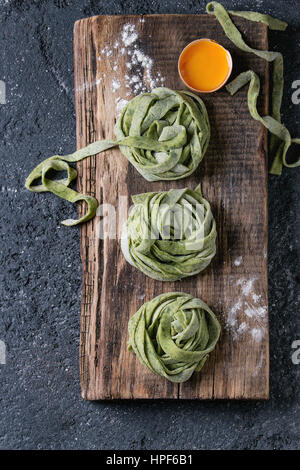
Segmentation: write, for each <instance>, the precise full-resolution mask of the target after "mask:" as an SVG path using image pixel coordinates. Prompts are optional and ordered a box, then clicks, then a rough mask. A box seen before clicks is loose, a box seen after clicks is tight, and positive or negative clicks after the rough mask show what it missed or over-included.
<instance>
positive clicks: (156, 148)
mask: <svg viewBox="0 0 300 470" xmlns="http://www.w3.org/2000/svg"><path fill="white" fill-rule="evenodd" d="M115 135H116V138H117V139H118V141H121V142H122V140H123V139H126V138H127V137H132V144H131V145H128V144H126V145H122V143H120V150H121V152H122V153H123V154H124V155H125V156H126V157H127V158H128V160H129V161H130V162H131V163H132V164H133V165H134V166H135V168H136V169H137V170H138V172H139V173H140V174H141V175H142V176H143V177H144V178H145V179H146V180H147V181H158V180H176V179H180V178H185V177H186V176H188V175H190V174H191V173H193V171H194V170H195V169H196V168H197V166H198V165H199V163H200V162H201V160H202V158H203V157H204V154H205V152H206V149H207V146H208V143H209V139H210V125H209V120H208V115H207V111H206V107H205V105H204V103H203V101H202V100H201V98H199V97H198V96H196V95H194V94H193V93H190V92H188V91H173V90H170V89H169V88H156V89H154V90H153V91H152V92H151V93H143V94H141V95H139V96H137V97H135V98H133V99H132V100H131V101H130V102H129V103H128V104H127V106H126V107H125V109H124V110H123V113H122V115H121V116H120V118H119V119H118V121H117V123H116V126H115Z"/></svg>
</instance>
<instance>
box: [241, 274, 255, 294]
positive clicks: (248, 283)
mask: <svg viewBox="0 0 300 470" xmlns="http://www.w3.org/2000/svg"><path fill="white" fill-rule="evenodd" d="M255 281H256V277H254V278H252V279H248V280H247V279H244V278H242V279H239V280H238V282H237V285H238V286H242V287H241V288H242V293H243V294H244V295H249V294H250V292H251V291H252V289H253V284H254V282H255Z"/></svg>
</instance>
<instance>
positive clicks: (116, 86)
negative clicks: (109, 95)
mask: <svg viewBox="0 0 300 470" xmlns="http://www.w3.org/2000/svg"><path fill="white" fill-rule="evenodd" d="M119 88H121V83H120V82H119V80H112V82H111V89H112V92H113V93H115V92H116V91H117V90H119Z"/></svg>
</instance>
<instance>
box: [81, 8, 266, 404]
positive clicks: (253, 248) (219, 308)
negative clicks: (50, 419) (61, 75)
mask: <svg viewBox="0 0 300 470" xmlns="http://www.w3.org/2000/svg"><path fill="white" fill-rule="evenodd" d="M234 21H235V23H236V25H237V26H238V27H239V28H240V30H241V31H242V32H243V34H244V37H245V38H246V40H247V41H248V43H249V44H250V45H251V46H253V47H256V48H261V49H266V48H267V45H268V40H267V28H266V27H265V26H264V25H262V24H258V23H257V24H251V23H249V22H247V21H245V20H243V19H236V20H234ZM127 23H130V24H132V25H135V29H136V31H137V32H138V36H139V39H138V42H137V44H138V46H139V48H140V49H142V50H143V52H144V53H146V54H148V55H149V56H150V57H151V58H152V59H153V68H152V75H153V76H155V77H157V76H158V73H161V74H162V76H164V77H165V85H166V86H168V87H170V88H173V89H182V88H184V87H183V85H182V84H181V82H180V80H179V77H178V74H177V59H178V56H179V53H180V51H181V50H182V49H183V47H184V46H185V45H186V44H187V43H189V42H190V41H192V40H194V39H196V38H199V37H209V38H212V39H215V40H217V41H219V42H220V43H221V44H223V45H224V46H225V47H227V48H228V49H229V50H230V51H231V53H232V56H233V63H234V69H233V75H232V77H234V76H236V75H237V73H239V72H240V71H242V70H247V69H249V68H251V69H254V70H255V71H256V72H258V73H259V75H260V77H261V79H262V95H261V99H260V103H259V107H260V111H261V112H263V113H266V112H267V110H268V67H267V64H266V62H265V61H263V60H261V59H258V58H255V57H254V56H253V55H250V54H245V53H242V52H241V51H239V50H237V49H236V48H235V47H234V46H233V45H232V44H231V43H230V41H229V40H228V39H227V38H226V37H225V35H224V33H223V31H222V29H221V27H220V26H219V24H218V23H217V21H216V20H215V18H214V17H211V16H208V15H146V16H144V17H143V18H141V17H140V16H96V17H92V18H87V19H83V20H80V21H77V22H76V23H75V27H74V64H75V101H76V116H77V148H81V147H83V146H85V145H86V144H89V143H91V142H94V141H95V140H98V139H103V138H113V126H114V123H115V116H116V99H117V98H118V97H120V98H123V99H127V100H128V99H130V98H131V97H132V96H133V93H132V94H131V96H129V97H128V96H126V93H128V87H127V88H126V86H125V85H124V75H125V74H127V73H128V69H127V68H126V62H128V60H129V59H130V58H129V56H128V50H126V51H125V53H124V51H123V53H124V54H123V55H122V53H121V50H120V47H121V46H120V47H116V48H113V47H112V45H113V44H115V42H116V41H117V42H118V41H120V34H121V30H122V28H123V27H124V25H125V24H127ZM105 48H106V49H105ZM110 50H111V52H109V51H110ZM101 51H102V52H101ZM105 51H106V52H105ZM100 56H101V60H99V57H100ZM115 64H117V66H118V68H117V70H116V67H115ZM114 67H115V70H114ZM131 73H132V71H131ZM113 80H117V81H119V82H120V88H119V89H118V90H117V92H116V90H115V87H114V86H112V83H113V82H112V81H113ZM144 83H145V85H146V86H147V87H148V86H149V83H148V81H147V76H146V75H145V76H144ZM129 91H130V90H129ZM246 93H247V90H246V89H244V90H242V91H240V92H239V93H238V94H237V95H236V96H235V97H234V98H232V97H230V96H229V95H228V94H227V92H226V91H225V90H221V91H219V92H217V93H213V94H210V95H209V94H208V95H203V100H204V102H205V104H206V106H207V109H208V113H209V116H210V122H211V127H212V135H211V142H210V145H209V149H208V151H207V154H206V156H205V159H204V161H203V162H202V164H200V166H199V168H198V170H197V171H196V172H195V173H194V174H193V175H192V176H191V177H189V178H187V179H185V180H181V181H177V182H156V183H149V182H147V181H145V180H144V179H143V178H142V177H141V176H140V175H139V174H138V173H137V171H136V170H135V169H134V168H133V166H131V165H130V164H129V163H128V162H127V160H126V158H125V157H124V156H123V155H122V154H121V153H120V151H119V150H118V149H113V150H110V151H107V152H106V153H105V155H98V156H95V157H92V158H90V159H87V160H85V161H83V162H81V163H79V164H78V172H79V179H78V187H79V190H80V191H81V192H84V193H89V194H92V195H94V196H95V197H96V198H97V199H98V201H99V202H100V204H107V203H108V204H112V205H113V206H114V207H116V208H117V207H118V202H119V199H120V196H125V197H126V200H127V201H128V203H129V204H130V195H132V194H136V193H139V192H145V191H156V190H165V189H170V188H175V187H177V188H180V187H186V186H189V187H191V188H193V187H195V186H196V185H197V184H198V183H199V182H200V181H201V182H202V188H203V193H204V195H205V197H206V198H207V199H208V200H209V201H210V202H211V204H212V208H213V212H214V215H215V218H216V221H217V229H218V249H217V255H216V256H215V258H214V260H213V262H212V263H211V265H210V266H209V267H208V268H207V269H206V270H205V271H204V272H203V273H201V274H199V275H198V276H194V277H191V278H189V279H186V280H183V281H181V282H175V283H171V282H170V283H169V282H168V283H162V282H159V281H154V280H152V279H150V278H148V277H146V276H145V275H144V274H142V273H141V272H139V271H138V270H137V269H134V268H133V267H131V266H130V265H129V264H128V263H126V262H125V259H124V257H123V256H122V253H121V250H120V243H119V240H109V239H105V240H100V239H99V233H98V231H99V220H100V218H99V217H96V218H95V219H94V220H92V221H90V222H89V223H88V224H85V225H83V226H82V227H81V259H82V266H83V277H82V312H81V338H80V374H81V387H82V396H83V398H86V399H89V400H99V399H117V398H185V399H186V398H187V399H191V398H198V399H199V398H200V399H212V398H214V399H216V398H222V399H225V398H229V399H266V398H268V396H269V343H268V318H267V304H268V302H267V291H268V289H267V164H266V133H265V131H264V129H263V127H262V126H261V125H260V124H259V123H257V122H254V121H253V120H252V119H251V117H250V116H249V113H248V108H247V100H246V96H247V95H246ZM83 209H84V208H82V207H81V208H80V209H79V212H80V214H81V211H82V210H83ZM168 291H169V292H170V291H183V292H188V293H191V294H192V295H194V296H196V297H200V298H202V299H203V300H204V301H206V302H207V303H208V305H210V306H211V308H212V309H213V310H214V312H215V313H216V314H217V316H218V318H219V319H220V322H221V324H222V326H223V333H222V336H221V339H220V342H219V344H218V346H217V349H216V351H215V352H214V353H213V354H211V357H210V360H209V361H207V363H206V365H205V367H204V368H203V369H202V371H201V373H196V374H194V376H193V378H192V379H191V380H189V381H188V382H186V383H184V384H182V385H176V384H172V383H170V382H168V381H167V380H164V379H162V378H160V377H156V376H155V375H153V374H152V373H151V372H149V371H148V370H147V369H146V368H144V367H143V366H141V365H140V363H139V362H138V360H137V359H136V357H135V355H134V354H133V353H130V352H128V351H127V341H128V334H127V324H128V319H129V318H130V317H131V316H132V315H133V314H134V313H135V312H136V310H137V309H138V308H139V307H140V306H141V304H142V303H143V302H144V301H147V300H150V299H152V298H153V297H154V296H156V295H158V294H161V293H162V292H168Z"/></svg>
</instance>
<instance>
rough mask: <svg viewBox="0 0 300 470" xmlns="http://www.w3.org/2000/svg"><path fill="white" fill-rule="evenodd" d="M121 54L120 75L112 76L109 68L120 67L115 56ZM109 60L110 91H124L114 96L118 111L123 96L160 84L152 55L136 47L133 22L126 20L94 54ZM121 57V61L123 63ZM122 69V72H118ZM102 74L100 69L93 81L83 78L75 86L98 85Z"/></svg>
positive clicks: (115, 70) (136, 41)
mask: <svg viewBox="0 0 300 470" xmlns="http://www.w3.org/2000/svg"><path fill="white" fill-rule="evenodd" d="M140 23H145V18H142V17H141V18H140ZM120 56H123V57H124V58H125V67H126V72H125V74H124V75H121V73H120V72H119V73H118V75H117V76H116V75H115V76H114V73H113V72H117V71H118V70H119V68H120V64H119V61H118V58H119V57H120ZM103 60H105V61H109V63H110V65H111V70H112V76H111V81H110V86H111V91H112V93H114V94H117V92H119V93H120V95H121V94H124V95H123V96H117V97H116V98H115V105H116V112H117V115H120V113H121V111H122V109H123V108H124V106H125V105H126V104H127V102H128V100H127V99H126V98H129V97H132V96H137V95H139V94H140V93H145V92H147V91H151V90H153V89H154V88H157V87H160V86H164V83H165V77H163V76H162V74H161V73H160V72H159V71H157V70H155V74H154V71H153V66H154V64H153V59H152V58H151V57H150V56H149V55H148V54H146V53H145V52H144V51H143V50H142V48H141V47H140V42H139V35H138V31H137V28H136V25H135V24H132V23H126V24H124V25H123V27H122V29H121V31H120V37H119V38H118V39H117V40H116V41H115V42H114V43H113V44H110V45H105V46H104V47H103V48H102V49H101V51H100V55H99V57H98V61H99V62H101V61H103ZM123 60H124V59H122V63H123ZM122 73H124V72H122ZM105 77H106V74H105V73H103V74H102V75H101V76H100V77H98V78H97V80H95V81H94V82H86V83H84V84H83V85H81V86H80V87H78V88H77V91H82V90H86V89H90V88H93V87H95V86H98V85H99V84H100V83H101V82H102V81H103V79H104V78H105Z"/></svg>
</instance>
